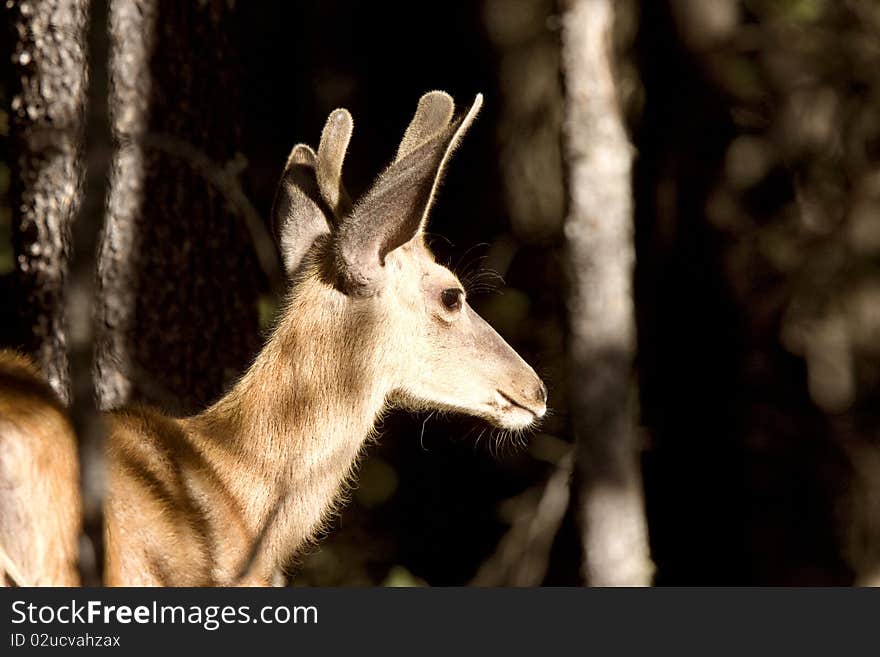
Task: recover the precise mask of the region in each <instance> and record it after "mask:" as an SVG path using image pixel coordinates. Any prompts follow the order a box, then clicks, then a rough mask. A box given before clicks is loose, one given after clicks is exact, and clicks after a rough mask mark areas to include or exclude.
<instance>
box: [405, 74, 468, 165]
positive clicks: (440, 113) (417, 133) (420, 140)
mask: <svg viewBox="0 0 880 657" xmlns="http://www.w3.org/2000/svg"><path fill="white" fill-rule="evenodd" d="M454 113H455V101H453V100H452V96H450V95H449V94H448V93H446V92H445V91H429V92H428V93H426V94H425V95H424V96H422V97H421V98H420V99H419V104H418V107H417V108H416V113H415V115H414V116H413V118H412V121H410V124H409V126H408V127H407V129H406V132H405V133H404V134H403V139H401V141H400V146H399V147H398V149H397V156H396V157H395V158H394V161H395V162H397V161H398V160H402V159H403V158H405V157H406V156H407V155H409V154H410V153H411V152H413V151H414V150H415V149H417V148H418V147H419V146H421V145H422V144H424V143H425V142H426V141H428V140H429V139H431V138H433V137H435V136H436V135H438V134H439V133H440V132H442V131H443V130H445V129H446V128H447V127H448V126H449V123H450V122H451V121H452V115H453V114H454Z"/></svg>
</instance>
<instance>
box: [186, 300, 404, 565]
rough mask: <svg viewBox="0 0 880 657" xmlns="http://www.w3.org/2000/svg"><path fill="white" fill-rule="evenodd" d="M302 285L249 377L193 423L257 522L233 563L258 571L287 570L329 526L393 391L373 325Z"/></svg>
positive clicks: (251, 521) (248, 519) (246, 514)
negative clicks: (376, 346) (376, 345)
mask: <svg viewBox="0 0 880 657" xmlns="http://www.w3.org/2000/svg"><path fill="white" fill-rule="evenodd" d="M301 287H304V288H305V289H301V290H299V291H298V293H296V294H294V296H293V297H292V299H291V300H290V303H289V305H288V307H287V309H286V311H285V312H284V314H283V316H282V318H281V320H280V322H279V324H278V326H277V328H276V329H275V331H274V333H273V335H272V336H271V338H270V339H269V341H268V343H267V344H266V346H265V347H264V348H263V350H262V352H261V353H260V354H259V356H258V357H257V359H256V360H255V362H254V363H253V365H252V366H251V368H250V369H249V370H248V372H247V373H246V374H245V375H244V376H243V377H242V379H241V380H240V381H239V382H238V384H237V385H236V386H235V387H234V388H233V389H232V390H231V391H230V392H229V393H228V394H227V395H226V396H225V397H223V398H222V399H221V400H220V401H219V402H218V403H216V404H215V405H214V406H213V407H211V408H209V409H208V410H207V411H205V412H204V413H202V414H201V415H199V416H196V417H195V418H193V419H192V420H191V421H190V422H192V425H193V427H194V432H195V434H196V439H197V440H199V441H200V442H202V443H203V444H202V445H201V447H202V451H203V453H205V455H206V457H207V458H208V459H209V460H212V461H214V462H215V463H216V466H215V467H216V469H217V471H218V474H219V475H220V476H221V477H222V478H223V479H224V480H225V485H226V488H227V490H228V492H229V494H230V495H231V496H232V497H233V498H234V502H235V504H236V505H237V506H238V507H239V508H240V509H241V512H242V517H243V518H244V519H245V523H246V525H247V527H246V530H245V531H244V532H241V535H242V537H241V539H239V540H238V541H237V543H238V545H234V546H231V549H230V553H231V555H232V561H235V560H238V561H239V563H241V560H242V559H246V560H251V562H252V563H253V564H254V569H256V570H257V571H265V572H271V570H272V569H273V568H274V567H275V566H277V565H279V564H281V565H283V564H284V562H286V561H287V560H289V559H290V557H291V556H292V555H293V553H295V552H296V550H297V549H298V548H300V547H301V546H302V544H303V543H305V542H307V541H309V540H310V539H311V538H312V537H313V536H314V534H315V533H316V532H317V531H318V530H319V529H320V528H321V525H322V523H323V522H324V521H325V520H326V519H327V517H328V516H329V514H330V512H331V511H332V510H333V508H334V504H335V502H336V500H337V498H338V497H339V495H340V491H341V489H342V488H343V486H344V485H345V483H346V481H347V480H348V478H349V477H350V476H351V473H352V469H353V467H354V465H355V463H356V461H357V457H358V454H359V453H360V451H361V448H362V446H363V444H364V442H365V440H366V439H367V438H368V436H369V435H370V434H371V432H372V430H373V427H374V424H375V421H376V419H377V417H378V415H379V414H380V413H381V411H382V409H383V407H384V405H385V398H386V395H387V392H388V386H386V385H385V384H384V382H383V378H384V377H383V375H382V374H381V372H382V371H383V369H382V363H381V350H379V349H373V350H371V349H370V348H369V345H370V344H371V337H370V331H369V326H370V325H371V324H370V323H369V322H363V321H362V320H363V319H364V316H363V315H362V314H361V315H360V320H361V321H358V317H353V318H352V320H353V321H340V319H341V317H340V315H341V313H344V312H346V310H347V308H348V307H347V306H346V305H345V304H344V303H343V302H342V299H341V298H339V296H341V295H339V293H337V292H335V291H333V290H327V289H325V288H322V287H320V286H318V285H308V283H306V284H303V285H302V286H301ZM315 296H318V297H319V298H318V299H316V298H314V297H315ZM315 309H319V311H318V312H317V313H316V312H315ZM223 521H224V519H223V518H218V522H221V523H222V522H223ZM257 537H260V538H259V546H258V547H256V549H255V548H254V546H255V541H257ZM247 554H249V556H246V555H247Z"/></svg>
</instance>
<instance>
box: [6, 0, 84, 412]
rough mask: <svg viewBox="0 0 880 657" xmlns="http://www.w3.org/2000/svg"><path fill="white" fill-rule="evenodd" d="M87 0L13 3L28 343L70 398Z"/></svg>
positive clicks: (19, 236)
mask: <svg viewBox="0 0 880 657" xmlns="http://www.w3.org/2000/svg"><path fill="white" fill-rule="evenodd" d="M88 4H89V3H88V2H87V1H86V0H42V1H41V2H15V3H11V4H8V5H7V11H8V12H9V14H10V16H9V18H10V19H11V20H10V21H9V23H10V25H11V26H12V29H13V33H14V38H15V39H16V44H15V48H14V51H13V56H12V65H13V80H12V84H13V87H12V89H11V90H10V91H11V94H10V95H11V97H12V112H11V116H12V126H11V128H12V131H11V132H12V134H13V135H14V139H13V149H14V157H15V162H16V164H15V166H14V167H13V175H12V181H11V183H12V184H11V206H12V213H13V214H12V216H13V220H12V231H13V249H14V253H15V267H16V275H17V279H18V280H17V286H16V287H17V290H18V293H19V298H18V299H17V300H16V305H17V306H18V308H19V309H20V313H21V324H22V327H21V329H22V334H23V337H22V340H23V344H22V345H21V346H22V347H23V348H24V350H25V351H26V352H28V353H30V354H31V356H32V357H33V358H34V360H35V361H36V363H37V364H38V366H39V367H40V369H41V370H42V372H43V374H44V375H45V376H46V378H47V380H48V381H49V384H50V385H51V386H52V388H53V390H54V391H55V392H56V393H57V394H58V396H59V397H60V398H61V399H62V400H63V401H64V402H65V403H67V402H68V401H69V398H70V380H69V379H70V377H69V372H68V361H67V354H66V351H65V345H66V334H65V313H64V293H65V287H66V278H67V269H68V264H69V260H70V250H71V248H70V246H71V245H70V234H71V224H72V221H73V217H75V216H76V213H77V211H78V209H79V205H80V201H81V178H82V171H83V162H82V145H83V126H84V112H85V103H86V78H87V74H86V44H85V41H86V26H87V22H88V20H87V19H88Z"/></svg>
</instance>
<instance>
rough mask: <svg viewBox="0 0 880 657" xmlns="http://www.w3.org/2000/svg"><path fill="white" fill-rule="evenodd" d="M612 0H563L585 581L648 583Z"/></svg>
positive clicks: (629, 215) (626, 182)
mask: <svg viewBox="0 0 880 657" xmlns="http://www.w3.org/2000/svg"><path fill="white" fill-rule="evenodd" d="M613 7H614V2H613V1H612V0H567V1H566V2H563V16H562V68H563V77H564V83H565V117H564V123H563V137H564V138H563V142H564V153H565V158H566V163H567V166H568V186H569V190H568V193H569V212H568V216H567V218H566V222H565V234H566V239H567V243H568V251H567V258H568V267H569V273H570V283H571V288H570V293H569V303H568V309H569V360H570V372H569V376H570V388H571V390H570V396H571V408H572V419H573V425H574V429H575V433H576V436H577V440H578V474H579V478H580V487H581V493H580V494H581V497H580V509H579V511H578V516H579V520H580V524H581V532H582V539H583V550H584V555H583V574H584V578H585V581H586V583H587V584H590V585H598V586H618V585H622V586H637V585H648V584H650V583H651V578H652V573H653V566H652V564H651V561H650V556H649V549H648V537H647V525H646V520H645V514H644V508H643V507H644V504H643V493H642V483H641V474H640V467H639V453H640V445H639V435H638V430H637V427H636V420H635V413H636V408H637V405H636V403H635V399H634V397H635V395H634V393H633V388H634V385H633V366H634V357H635V337H636V336H635V318H634V309H633V295H632V270H633V260H634V245H633V207H632V189H631V165H632V149H631V147H630V144H629V142H628V139H627V135H626V132H625V129H624V126H623V122H622V118H621V113H620V109H619V107H618V100H617V95H616V89H615V85H614V78H613V71H612V61H611V59H612V28H613V20H614V11H613Z"/></svg>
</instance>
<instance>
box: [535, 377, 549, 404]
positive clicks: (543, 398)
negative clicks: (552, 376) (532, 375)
mask: <svg viewBox="0 0 880 657" xmlns="http://www.w3.org/2000/svg"><path fill="white" fill-rule="evenodd" d="M535 399H537V400H538V402H539V403H541V404H546V403H547V386H545V385H544V384H543V383H540V382H539V383H538V389H537V390H536V391H535Z"/></svg>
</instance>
